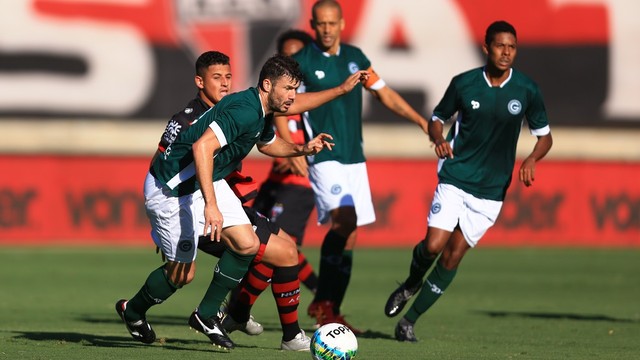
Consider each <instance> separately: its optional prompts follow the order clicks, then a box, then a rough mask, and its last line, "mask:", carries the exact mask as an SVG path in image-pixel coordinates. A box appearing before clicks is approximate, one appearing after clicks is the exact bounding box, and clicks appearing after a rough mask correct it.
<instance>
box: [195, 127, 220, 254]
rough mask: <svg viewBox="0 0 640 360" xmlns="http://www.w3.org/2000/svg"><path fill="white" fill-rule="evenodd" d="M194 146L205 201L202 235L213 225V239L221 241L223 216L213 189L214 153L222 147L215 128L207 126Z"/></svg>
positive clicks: (197, 174) (197, 176)
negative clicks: (214, 130)
mask: <svg viewBox="0 0 640 360" xmlns="http://www.w3.org/2000/svg"><path fill="white" fill-rule="evenodd" d="M192 148H193V160H194V163H195V167H196V179H197V180H198V182H199V183H200V191H201V192H202V196H203V197H204V202H205V206H204V230H203V233H202V235H203V236H206V235H207V234H208V233H209V227H211V233H212V235H211V240H215V241H220V233H221V232H222V222H223V218H222V213H221V212H220V209H218V203H217V200H216V193H215V191H214V190H213V162H214V161H213V155H214V154H215V153H216V152H217V151H218V150H219V149H220V142H219V141H218V137H217V136H216V134H215V133H214V132H213V130H211V128H207V130H206V131H205V132H204V134H202V136H201V137H200V138H199V139H198V140H197V141H196V142H194V143H193V147H192Z"/></svg>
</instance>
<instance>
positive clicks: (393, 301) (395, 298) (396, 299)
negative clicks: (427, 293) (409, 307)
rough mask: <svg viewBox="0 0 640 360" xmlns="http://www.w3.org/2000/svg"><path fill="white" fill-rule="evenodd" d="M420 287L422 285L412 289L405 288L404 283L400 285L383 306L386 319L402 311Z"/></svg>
mask: <svg viewBox="0 0 640 360" xmlns="http://www.w3.org/2000/svg"><path fill="white" fill-rule="evenodd" d="M421 287H422V284H420V283H419V284H418V285H416V286H415V287H413V288H407V286H406V283H402V284H400V286H399V287H398V288H397V289H396V290H395V291H394V292H392V293H391V295H390V296H389V299H388V300H387V303H386V304H385V306H384V314H385V315H387V316H388V317H394V316H396V315H398V314H399V313H400V312H401V311H402V309H404V306H405V305H406V304H407V301H409V299H411V297H412V296H413V295H415V294H416V293H417V292H418V290H420V288H421Z"/></svg>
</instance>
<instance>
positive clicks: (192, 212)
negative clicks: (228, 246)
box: [144, 173, 249, 263]
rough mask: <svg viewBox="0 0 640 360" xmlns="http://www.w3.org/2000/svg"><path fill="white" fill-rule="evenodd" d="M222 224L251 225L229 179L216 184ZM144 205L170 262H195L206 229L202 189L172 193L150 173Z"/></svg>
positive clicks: (156, 241)
mask: <svg viewBox="0 0 640 360" xmlns="http://www.w3.org/2000/svg"><path fill="white" fill-rule="evenodd" d="M213 188H214V191H215V193H216V201H217V203H218V209H220V212H221V213H222V216H223V219H224V220H223V224H222V227H223V228H225V227H229V226H234V225H243V224H249V218H248V217H247V214H246V213H245V212H244V210H243V209H242V204H241V203H240V200H239V199H238V197H237V196H236V195H235V194H234V193H233V191H232V190H231V188H229V185H228V184H227V182H226V181H225V180H218V181H216V182H214V183H213ZM144 199H145V200H144V205H145V208H146V210H147V216H148V217H149V221H150V223H151V238H152V239H153V242H154V243H155V244H156V245H157V246H158V247H159V248H160V249H161V250H162V252H163V253H164V255H165V257H166V258H167V259H168V260H170V261H177V262H182V263H190V262H193V260H195V258H196V254H197V250H198V238H199V237H200V235H202V232H203V231H204V198H203V197H202V192H200V190H198V191H196V192H194V193H193V194H189V195H183V196H180V197H177V196H172V195H171V193H170V192H169V190H168V189H167V188H166V187H163V186H162V183H160V182H159V181H158V180H157V179H156V178H154V177H153V175H151V174H150V173H147V177H146V179H145V181H144Z"/></svg>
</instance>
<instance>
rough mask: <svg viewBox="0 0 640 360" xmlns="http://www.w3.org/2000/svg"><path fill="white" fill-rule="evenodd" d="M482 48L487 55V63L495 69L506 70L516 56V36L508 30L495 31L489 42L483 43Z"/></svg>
mask: <svg viewBox="0 0 640 360" xmlns="http://www.w3.org/2000/svg"><path fill="white" fill-rule="evenodd" d="M483 49H484V52H485V54H486V55H487V65H489V66H491V67H493V68H495V69H496V70H500V71H507V70H509V69H510V68H511V66H512V65H513V61H514V60H515V58H516V52H517V43H516V38H515V36H513V34H511V33H508V32H501V33H497V34H496V35H495V36H494V38H493V41H491V44H489V46H487V45H486V44H485V45H484V48H483Z"/></svg>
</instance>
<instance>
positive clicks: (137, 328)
mask: <svg viewBox="0 0 640 360" xmlns="http://www.w3.org/2000/svg"><path fill="white" fill-rule="evenodd" d="M127 302H128V301H127V300H125V299H121V300H118V302H116V312H117V313H118V315H120V318H121V319H122V322H124V325H125V326H126V327H127V331H129V334H131V337H132V338H134V339H135V340H138V341H140V342H142V343H145V344H152V343H153V342H154V341H156V333H155V332H154V331H153V329H152V328H151V325H149V323H148V322H147V320H146V319H142V320H138V321H127V319H126V318H125V317H124V311H125V310H126V309H127Z"/></svg>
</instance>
